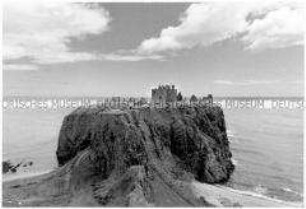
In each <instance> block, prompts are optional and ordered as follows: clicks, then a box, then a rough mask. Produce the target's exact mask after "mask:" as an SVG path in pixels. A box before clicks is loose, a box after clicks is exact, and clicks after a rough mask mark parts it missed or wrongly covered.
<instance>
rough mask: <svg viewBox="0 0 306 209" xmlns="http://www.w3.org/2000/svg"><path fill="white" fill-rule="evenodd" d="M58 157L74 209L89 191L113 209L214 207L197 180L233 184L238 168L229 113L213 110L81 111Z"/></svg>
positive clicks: (62, 137)
mask: <svg viewBox="0 0 306 209" xmlns="http://www.w3.org/2000/svg"><path fill="white" fill-rule="evenodd" d="M56 155H57V159H58V163H59V166H60V167H61V169H60V171H59V172H58V173H57V175H60V176H64V178H65V179H66V181H65V182H66V183H65V184H63V186H64V187H65V188H63V189H64V190H65V191H67V192H68V191H69V192H68V193H69V197H70V201H69V205H74V204H75V205H79V204H80V203H81V202H82V203H83V204H86V203H85V202H86V201H84V200H82V201H81V200H80V196H82V195H80V194H84V193H86V195H91V196H92V200H90V202H91V203H92V202H95V203H96V204H98V205H107V206H208V205H209V203H207V202H206V201H205V197H202V198H197V197H195V196H194V195H193V194H192V192H191V190H190V188H189V185H190V181H191V180H193V179H196V180H198V181H200V182H207V183H222V182H226V181H227V180H228V179H229V178H230V175H231V173H232V172H233V170H234V165H233V163H232V161H231V152H230V149H229V141H228V139H227V134H226V126H225V120H224V115H223V111H222V109H221V108H219V107H208V106H194V107H177V108H139V109H126V110H114V109H108V108H103V107H94V108H79V109H77V110H75V111H74V112H72V113H71V114H69V115H67V116H66V117H65V118H64V121H63V124H62V127H61V130H60V134H59V140H58V148H57V152H56ZM84 191H87V192H84ZM76 197H78V198H76ZM85 199H86V200H87V201H89V200H88V199H89V198H88V197H87V198H85Z"/></svg>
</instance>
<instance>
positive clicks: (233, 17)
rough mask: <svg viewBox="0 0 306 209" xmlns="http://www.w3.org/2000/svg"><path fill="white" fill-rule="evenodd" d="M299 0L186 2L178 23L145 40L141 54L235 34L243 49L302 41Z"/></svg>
mask: <svg viewBox="0 0 306 209" xmlns="http://www.w3.org/2000/svg"><path fill="white" fill-rule="evenodd" d="M302 19H303V15H302V6H301V2H299V1H274V0H270V1H249V2H234V1H226V2H225V1H221V2H220V1H217V2H213V1H211V2H204V3H196V4H192V5H190V6H189V8H188V9H187V10H186V11H185V13H184V14H183V16H182V17H181V18H180V24H179V25H178V26H171V27H168V28H165V29H163V30H162V31H161V33H160V35H159V36H158V37H153V38H150V39H146V40H144V41H143V42H142V43H141V44H140V46H139V47H138V49H137V50H138V52H139V53H141V54H152V53H164V52H169V51H170V52H171V51H176V50H180V49H189V48H193V47H195V46H209V45H212V44H214V43H217V42H220V41H223V40H225V39H228V38H231V37H238V38H240V40H241V41H243V43H244V44H245V48H246V49H251V50H258V49H265V48H279V47H286V46H292V45H297V44H302V43H303V31H302V28H303V27H302V22H303V20H302Z"/></svg>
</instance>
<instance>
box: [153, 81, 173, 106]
mask: <svg viewBox="0 0 306 209" xmlns="http://www.w3.org/2000/svg"><path fill="white" fill-rule="evenodd" d="M176 97H177V90H176V89H175V86H174V85H171V86H170V85H162V86H158V88H155V89H152V95H151V102H152V103H153V104H167V103H172V102H176Z"/></svg>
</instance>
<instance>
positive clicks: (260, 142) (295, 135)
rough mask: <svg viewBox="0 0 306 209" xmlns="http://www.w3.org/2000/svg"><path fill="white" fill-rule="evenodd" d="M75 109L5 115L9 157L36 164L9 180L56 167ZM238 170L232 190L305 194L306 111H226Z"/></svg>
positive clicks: (293, 197) (297, 198)
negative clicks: (67, 119) (65, 123)
mask: <svg viewBox="0 0 306 209" xmlns="http://www.w3.org/2000/svg"><path fill="white" fill-rule="evenodd" d="M72 110H73V109H70V108H61V109H57V110H48V111H43V110H33V109H18V110H4V112H3V159H4V160H11V161H13V162H19V161H22V160H25V161H33V162H34V165H33V166H32V167H30V168H22V169H21V170H20V172H18V173H15V174H7V175H4V179H9V178H18V177H20V176H23V175H28V174H36V173H40V172H46V171H48V170H51V169H54V168H55V167H56V158H55V150H56V146H57V137H58V134H59V130H60V126H61V123H62V120H63V118H64V116H65V115H66V114H68V113H69V112H71V111H72ZM224 114H225V119H226V124H227V129H228V136H229V139H230V146H231V150H232V153H233V159H234V162H235V164H236V170H235V171H234V174H233V176H232V177H231V179H230V181H229V182H228V183H227V185H226V186H229V187H231V188H233V189H235V190H242V191H246V192H250V193H252V194H257V195H262V196H267V197H270V198H275V199H279V200H283V201H293V202H301V201H302V198H303V196H302V194H303V111H302V110H301V109H294V110H288V109H280V110H277V109H275V110H267V109H225V110H224Z"/></svg>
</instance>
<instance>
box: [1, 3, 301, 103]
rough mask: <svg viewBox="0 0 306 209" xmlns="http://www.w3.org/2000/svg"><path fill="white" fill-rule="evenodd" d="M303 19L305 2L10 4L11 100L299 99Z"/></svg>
mask: <svg viewBox="0 0 306 209" xmlns="http://www.w3.org/2000/svg"><path fill="white" fill-rule="evenodd" d="M302 13H303V10H302V1H276V0H271V1H248V3H246V1H226V2H225V1H223V2H222V1H214V2H212V1H204V2H201V3H96V2H95V3H88V2H87V3H72V2H66V1H60V2H59V1H49V2H48V1H29V0H28V1H18V2H17V1H7V2H5V3H4V4H3V47H2V48H3V94H4V96H13V95H14V96H44V97H52V96H150V89H151V88H153V87H156V86H157V85H159V84H174V85H176V87H177V88H178V90H179V91H181V92H182V94H183V95H184V96H190V95H191V94H195V95H199V96H204V95H207V94H213V95H214V96H301V95H303V94H304V92H303V89H304V71H303V69H304V45H303V44H304V40H303V37H304V32H303V28H304V27H303V25H304V24H303V14H302Z"/></svg>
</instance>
